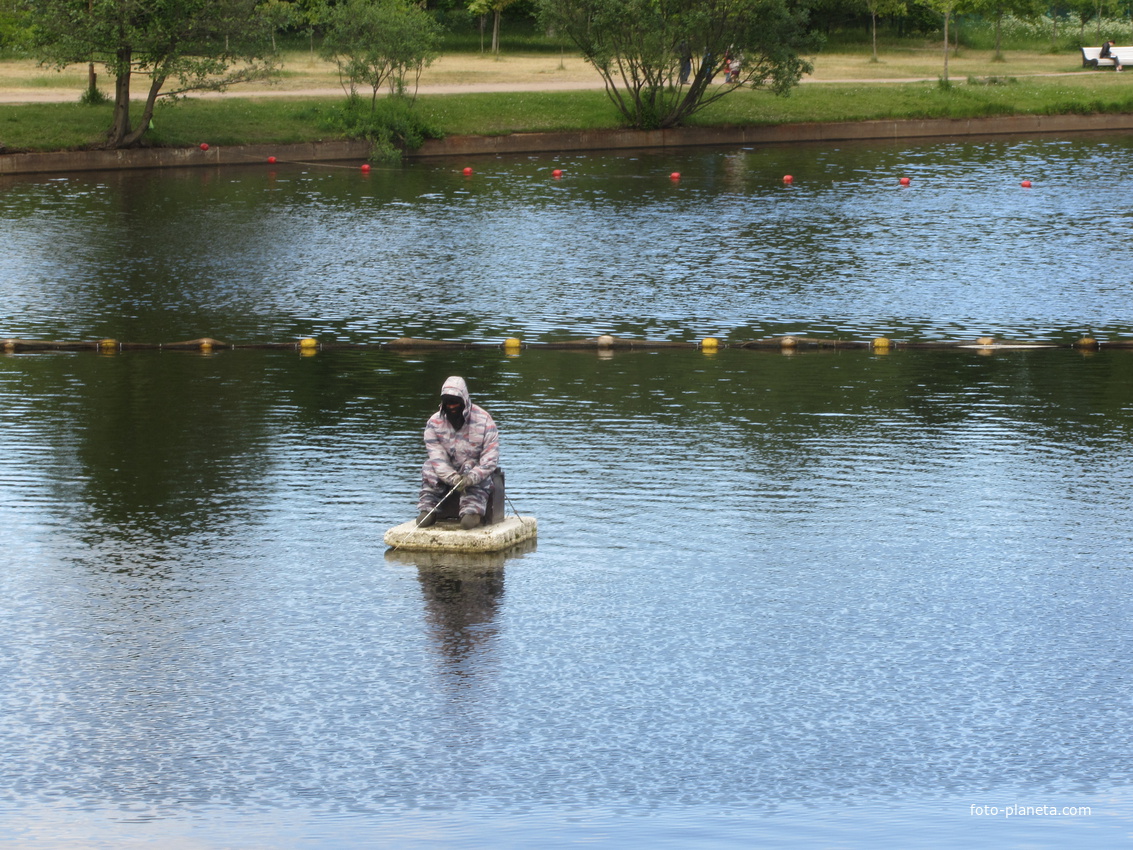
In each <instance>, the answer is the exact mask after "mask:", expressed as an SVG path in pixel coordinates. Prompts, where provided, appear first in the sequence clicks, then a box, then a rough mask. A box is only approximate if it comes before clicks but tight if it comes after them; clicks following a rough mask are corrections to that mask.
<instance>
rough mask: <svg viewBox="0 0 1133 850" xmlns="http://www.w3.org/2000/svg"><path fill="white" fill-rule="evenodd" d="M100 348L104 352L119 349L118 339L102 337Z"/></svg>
mask: <svg viewBox="0 0 1133 850" xmlns="http://www.w3.org/2000/svg"><path fill="white" fill-rule="evenodd" d="M98 350H99V351H101V352H103V353H104V354H108V353H110V352H114V351H117V350H118V340H116V339H100V340H99V341H98Z"/></svg>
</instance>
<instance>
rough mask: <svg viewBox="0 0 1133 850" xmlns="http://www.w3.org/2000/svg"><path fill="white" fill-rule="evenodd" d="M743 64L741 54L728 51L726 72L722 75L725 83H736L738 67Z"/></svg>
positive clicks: (738, 76) (738, 75)
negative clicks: (725, 74) (724, 75)
mask: <svg viewBox="0 0 1133 850" xmlns="http://www.w3.org/2000/svg"><path fill="white" fill-rule="evenodd" d="M742 65H743V55H742V54H739V53H736V54H732V52H731V51H728V74H727V76H726V77H724V82H726V83H738V82H739V81H740V68H741V67H742Z"/></svg>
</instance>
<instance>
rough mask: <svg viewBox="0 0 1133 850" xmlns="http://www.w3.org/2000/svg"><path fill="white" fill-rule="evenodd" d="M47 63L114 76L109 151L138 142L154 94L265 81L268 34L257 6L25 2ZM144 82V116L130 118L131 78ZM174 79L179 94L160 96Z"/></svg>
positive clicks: (237, 1)
mask: <svg viewBox="0 0 1133 850" xmlns="http://www.w3.org/2000/svg"><path fill="white" fill-rule="evenodd" d="M28 8H29V11H30V14H31V17H32V21H33V43H34V45H35V49H36V52H37V55H38V56H39V58H40V60H41V61H42V62H43V63H44V64H48V65H53V66H55V67H57V68H64V67H66V66H68V65H73V64H86V63H88V62H97V63H101V64H103V65H105V66H106V68H107V70H108V71H109V72H110V74H111V75H112V76H113V77H114V117H113V121H112V123H111V127H110V130H109V131H108V132H107V136H106V146H107V147H110V148H124V147H133V146H135V145H137V144H139V143H140V142H141V140H142V138H143V136H144V135H145V133H146V131H147V130H148V129H149V127H150V122H151V120H152V119H153V111H154V106H155V105H156V103H157V99H158V97H159V96H161V97H169V98H175V97H177V96H179V95H182V94H185V93H187V92H191V91H206V90H212V91H222V90H224V89H225V88H227V87H228V86H230V85H232V84H234V83H238V82H244V81H248V80H254V79H263V78H264V77H266V76H268V75H270V74H271V73H272V71H273V69H274V66H273V64H272V62H271V61H270V59H269V58H268V51H267V49H266V48H267V44H268V42H267V38H266V36H267V34H268V33H267V28H266V26H265V25H264V19H263V18H262V17H260V16H259V15H258V14H257V12H256V8H255V0H28ZM138 74H140V75H144V76H147V77H148V78H149V88H148V91H147V94H146V100H145V105H144V106H143V108H142V115H141V118H140V119H139V120H138V122H137V123H136V124H132V123H131V119H130V86H131V82H132V81H133V78H134V76H135V75H138ZM171 81H175V82H176V83H177V88H176V89H175V90H173V91H163V89H164V88H165V86H166V84H167V83H169V82H171Z"/></svg>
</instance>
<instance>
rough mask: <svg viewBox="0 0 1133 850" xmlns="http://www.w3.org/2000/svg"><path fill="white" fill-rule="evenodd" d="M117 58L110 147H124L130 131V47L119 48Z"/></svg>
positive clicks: (108, 137)
mask: <svg viewBox="0 0 1133 850" xmlns="http://www.w3.org/2000/svg"><path fill="white" fill-rule="evenodd" d="M116 58H117V61H116V63H115V71H116V76H115V77H114V120H113V121H112V122H111V124H110V131H109V132H108V133H107V134H106V146H107V147H108V148H120V147H122V140H123V139H125V138H126V135H127V134H128V133H129V132H130V68H131V66H130V60H131V59H132V51H131V50H130V48H129V47H122V48H120V49H119V50H118V53H117V57H116Z"/></svg>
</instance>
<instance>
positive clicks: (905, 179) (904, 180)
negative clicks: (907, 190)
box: [901, 177, 912, 186]
mask: <svg viewBox="0 0 1133 850" xmlns="http://www.w3.org/2000/svg"><path fill="white" fill-rule="evenodd" d="M911 182H912V181H911V180H909V178H908V177H902V178H901V185H902V186H908V185H909V183H911Z"/></svg>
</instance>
